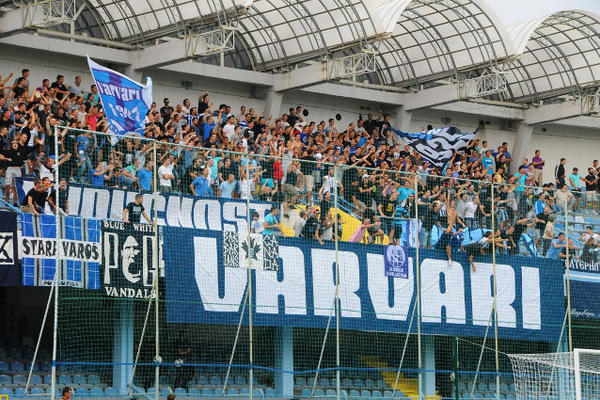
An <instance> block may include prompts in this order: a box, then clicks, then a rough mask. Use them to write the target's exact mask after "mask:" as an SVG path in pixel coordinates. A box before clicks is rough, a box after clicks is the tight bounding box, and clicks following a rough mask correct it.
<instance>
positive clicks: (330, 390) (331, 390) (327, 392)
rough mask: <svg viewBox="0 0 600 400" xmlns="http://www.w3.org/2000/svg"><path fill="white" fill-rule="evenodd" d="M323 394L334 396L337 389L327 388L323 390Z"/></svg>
mask: <svg viewBox="0 0 600 400" xmlns="http://www.w3.org/2000/svg"><path fill="white" fill-rule="evenodd" d="M325 396H327V397H335V396H337V391H336V390H335V389H327V390H326V391H325Z"/></svg>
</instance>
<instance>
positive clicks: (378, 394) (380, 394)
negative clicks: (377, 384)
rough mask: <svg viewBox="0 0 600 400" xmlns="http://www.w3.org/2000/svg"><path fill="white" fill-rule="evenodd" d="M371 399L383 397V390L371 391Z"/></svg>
mask: <svg viewBox="0 0 600 400" xmlns="http://www.w3.org/2000/svg"><path fill="white" fill-rule="evenodd" d="M371 397H383V393H381V390H373V391H371Z"/></svg>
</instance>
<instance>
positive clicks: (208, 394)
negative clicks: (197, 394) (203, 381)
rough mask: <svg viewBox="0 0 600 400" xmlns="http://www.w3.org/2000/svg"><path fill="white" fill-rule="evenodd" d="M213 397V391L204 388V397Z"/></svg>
mask: <svg viewBox="0 0 600 400" xmlns="http://www.w3.org/2000/svg"><path fill="white" fill-rule="evenodd" d="M212 395H213V391H212V389H210V388H207V387H205V388H202V396H212Z"/></svg>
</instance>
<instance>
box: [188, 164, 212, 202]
mask: <svg viewBox="0 0 600 400" xmlns="http://www.w3.org/2000/svg"><path fill="white" fill-rule="evenodd" d="M190 189H192V193H194V196H201V197H212V196H213V191H212V189H211V187H210V179H209V178H208V168H203V169H202V173H201V174H200V175H198V176H197V177H196V179H194V180H193V181H192V183H191V184H190Z"/></svg>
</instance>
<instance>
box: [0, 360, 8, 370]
mask: <svg viewBox="0 0 600 400" xmlns="http://www.w3.org/2000/svg"><path fill="white" fill-rule="evenodd" d="M8 370H9V368H8V363H7V362H4V361H0V372H8Z"/></svg>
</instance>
